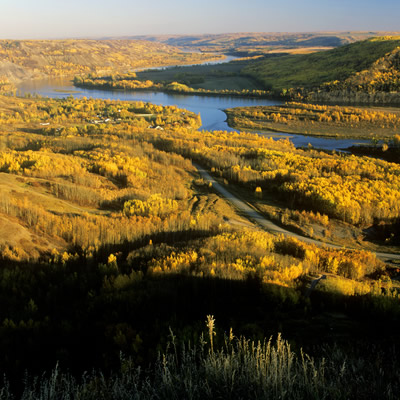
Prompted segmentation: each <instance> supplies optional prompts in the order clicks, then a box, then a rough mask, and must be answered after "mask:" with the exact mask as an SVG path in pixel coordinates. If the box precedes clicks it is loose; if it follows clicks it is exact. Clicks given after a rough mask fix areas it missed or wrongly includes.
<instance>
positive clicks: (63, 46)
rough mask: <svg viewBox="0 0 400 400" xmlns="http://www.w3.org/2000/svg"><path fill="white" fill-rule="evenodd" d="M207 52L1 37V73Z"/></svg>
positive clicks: (189, 58) (137, 64) (90, 67)
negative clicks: (5, 38)
mask: <svg viewBox="0 0 400 400" xmlns="http://www.w3.org/2000/svg"><path fill="white" fill-rule="evenodd" d="M213 58H215V56H211V55H210V54H200V53H187V52H182V51H181V50H179V49H178V48H176V47H172V46H169V45H166V44H162V43H152V42H148V41H147V42H146V41H143V40H18V41H16V40H1V41H0V76H5V77H7V78H9V79H10V80H13V81H18V80H24V79H34V78H43V77H46V76H62V75H76V74H82V73H90V72H95V73H106V72H108V73H110V72H116V71H129V70H132V69H136V68H144V67H152V66H160V65H171V64H172V65H175V64H185V63H193V62H201V61H206V60H209V59H213Z"/></svg>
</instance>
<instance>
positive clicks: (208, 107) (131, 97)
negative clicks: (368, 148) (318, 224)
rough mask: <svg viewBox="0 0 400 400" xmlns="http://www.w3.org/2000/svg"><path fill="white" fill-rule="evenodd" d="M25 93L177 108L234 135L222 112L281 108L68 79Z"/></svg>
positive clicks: (300, 142) (309, 140)
mask: <svg viewBox="0 0 400 400" xmlns="http://www.w3.org/2000/svg"><path fill="white" fill-rule="evenodd" d="M225 61H226V60H225ZM219 62H221V61H219ZM26 93H36V94H38V95H41V96H45V97H51V98H63V97H67V96H74V97H88V98H89V97H92V98H100V99H112V100H128V101H144V102H150V103H154V104H157V105H164V106H171V105H175V106H177V107H179V108H184V109H187V110H189V111H193V112H195V113H196V114H200V116H201V120H202V126H201V128H200V129H201V130H209V131H211V130H223V131H235V129H233V128H231V127H229V126H228V124H227V122H226V114H225V113H224V112H223V110H224V109H227V108H232V107H249V106H270V105H276V104H281V102H280V101H278V100H267V99H261V98H247V97H228V96H215V97H214V96H196V95H186V94H185V95H183V94H171V93H163V92H149V91H134V92H129V91H120V90H118V91H112V90H98V89H87V88H76V87H74V86H73V84H72V81H71V80H69V79H46V80H38V81H30V82H24V83H22V84H20V85H19V86H18V94H19V95H22V96H23V95H25V94H26ZM260 135H265V136H274V137H276V136H278V137H282V138H286V137H287V138H289V139H290V140H291V141H292V142H293V143H294V145H295V146H296V147H301V146H307V145H308V144H311V145H312V146H314V147H316V148H321V149H326V150H342V149H346V148H348V147H350V146H353V145H357V144H367V143H369V141H368V140H358V139H333V138H320V137H315V136H304V135H292V134H286V133H275V132H274V133H270V134H267V133H260Z"/></svg>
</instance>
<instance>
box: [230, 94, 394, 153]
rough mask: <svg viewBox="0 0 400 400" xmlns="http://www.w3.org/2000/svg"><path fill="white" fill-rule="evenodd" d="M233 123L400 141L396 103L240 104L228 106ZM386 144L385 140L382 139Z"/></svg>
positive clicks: (250, 127) (392, 142)
mask: <svg viewBox="0 0 400 400" xmlns="http://www.w3.org/2000/svg"><path fill="white" fill-rule="evenodd" d="M225 112H226V114H227V116H228V122H229V125H230V126H232V127H235V128H238V129H250V130H252V129H254V130H261V131H270V132H271V131H272V132H273V131H276V132H287V133H298V134H305V135H316V136H328V137H335V138H359V139H367V140H371V141H375V142H376V143H375V145H377V143H378V142H379V140H381V141H382V140H385V141H386V147H387V148H389V146H390V147H392V148H396V147H398V145H399V137H398V136H399V135H398V132H399V128H400V113H399V110H398V109H397V108H395V107H393V108H388V107H386V108H384V107H351V106H329V105H318V104H307V103H297V102H288V103H286V104H284V105H281V106H269V107H267V106H265V107H238V108H234V109H228V110H225ZM381 146H382V143H381Z"/></svg>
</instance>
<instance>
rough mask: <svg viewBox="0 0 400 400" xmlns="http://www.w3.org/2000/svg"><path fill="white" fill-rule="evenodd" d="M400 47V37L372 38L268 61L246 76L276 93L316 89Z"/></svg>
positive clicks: (359, 69)
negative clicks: (331, 48)
mask: <svg viewBox="0 0 400 400" xmlns="http://www.w3.org/2000/svg"><path fill="white" fill-rule="evenodd" d="M399 46H400V38H396V37H391V38H384V37H383V38H376V39H369V40H366V41H362V42H357V43H352V44H349V45H346V46H342V47H338V48H336V49H333V50H329V51H325V52H319V53H314V54H305V55H288V56H282V57H278V58H267V59H265V60H263V61H260V62H258V63H254V64H252V65H250V66H248V67H247V68H245V69H244V70H243V73H244V74H249V75H250V76H252V77H254V78H256V79H258V80H259V82H260V83H262V85H264V86H265V87H266V88H270V89H272V90H274V91H276V92H281V91H282V90H284V89H289V88H297V87H304V88H314V87H318V86H320V85H322V84H324V83H326V82H331V81H343V80H345V79H347V78H349V77H350V76H352V75H354V74H356V73H357V72H360V71H363V70H366V69H368V68H370V67H371V65H372V64H373V63H374V62H376V61H377V60H378V59H379V58H381V57H384V56H385V55H386V54H388V53H390V52H392V51H393V50H395V49H396V48H397V47H399Z"/></svg>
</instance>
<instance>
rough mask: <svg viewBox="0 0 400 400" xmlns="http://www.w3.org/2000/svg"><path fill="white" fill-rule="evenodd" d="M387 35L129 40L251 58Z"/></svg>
mask: <svg viewBox="0 0 400 400" xmlns="http://www.w3.org/2000/svg"><path fill="white" fill-rule="evenodd" d="M387 34H388V33H384V32H301V33H299V32H297V33H291V32H259V33H254V32H253V33H249V32H244V33H223V34H214V35H191V36H182V35H153V36H151V35H148V36H133V37H131V39H144V40H150V41H154V42H158V43H165V44H168V45H171V46H179V47H184V48H188V49H196V50H199V51H213V52H224V53H229V54H233V55H238V56H254V55H260V54H268V53H275V52H283V53H293V52H298V51H301V52H306V53H310V52H315V51H317V50H323V49H329V48H333V47H338V46H342V45H345V44H349V43H354V42H357V41H360V40H365V39H368V38H370V37H373V36H382V35H387Z"/></svg>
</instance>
